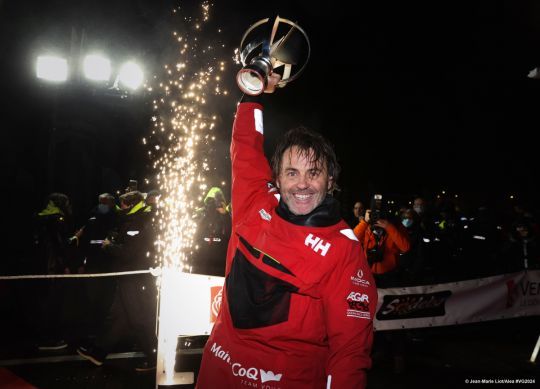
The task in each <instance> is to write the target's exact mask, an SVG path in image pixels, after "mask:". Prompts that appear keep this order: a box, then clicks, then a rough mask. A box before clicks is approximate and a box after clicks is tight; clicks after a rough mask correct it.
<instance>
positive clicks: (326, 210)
mask: <svg viewBox="0 0 540 389" xmlns="http://www.w3.org/2000/svg"><path fill="white" fill-rule="evenodd" d="M339 208H340V206H339V202H338V201H337V200H336V199H335V198H333V197H332V196H331V195H326V197H325V199H324V200H323V202H322V203H320V204H319V206H318V207H317V208H315V209H314V210H313V211H311V212H310V213H308V214H307V215H295V214H293V213H292V212H291V211H290V210H289V207H288V206H287V204H285V202H283V200H280V201H279V205H278V206H277V208H276V213H277V214H278V215H279V216H281V218H282V219H285V220H286V221H288V222H290V223H293V224H296V225H297V226H305V227H328V226H333V225H334V224H337V223H338V222H339V221H340V220H341V214H340V212H339Z"/></svg>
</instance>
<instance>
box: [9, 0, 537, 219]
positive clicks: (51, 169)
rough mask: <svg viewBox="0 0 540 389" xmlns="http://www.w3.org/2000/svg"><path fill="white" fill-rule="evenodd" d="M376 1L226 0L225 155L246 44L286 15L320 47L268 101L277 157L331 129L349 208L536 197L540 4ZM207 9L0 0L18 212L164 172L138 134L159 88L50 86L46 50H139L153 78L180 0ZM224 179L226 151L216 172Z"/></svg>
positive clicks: (221, 147) (79, 208) (218, 37)
mask: <svg viewBox="0 0 540 389" xmlns="http://www.w3.org/2000/svg"><path fill="white" fill-rule="evenodd" d="M371 3H375V2H371ZM376 3H380V4H377V5H364V4H360V5H356V6H349V5H346V4H347V3H346V2H324V3H323V4H321V5H319V4H318V3H315V2H313V1H287V2H261V1H257V2H255V1H238V0H234V1H216V2H215V3H214V5H213V7H212V8H211V11H210V21H209V22H207V23H206V25H205V26H204V28H203V30H202V32H201V39H206V40H213V41H215V42H222V43H223V44H225V46H226V47H225V48H224V49H223V53H224V54H223V55H224V60H226V61H228V71H227V72H226V73H225V77H226V78H228V80H225V81H224V84H225V85H227V83H228V85H229V86H230V88H229V89H230V91H231V93H230V95H229V97H228V98H226V99H221V100H220V106H216V111H217V112H218V113H219V115H220V118H219V120H218V134H219V135H218V140H217V143H216V151H215V153H216V158H217V159H219V160H221V157H222V158H225V156H226V155H227V153H228V140H229V134H230V124H231V120H232V113H233V112H234V109H235V104H236V102H237V101H238V100H239V98H240V92H239V91H237V90H236V89H235V86H234V77H235V74H236V72H237V70H238V67H237V66H236V65H234V64H233V63H232V60H231V59H232V56H233V51H234V48H236V47H237V46H238V44H239V42H240V38H241V36H242V33H243V32H244V31H245V30H246V29H247V27H248V26H249V25H250V24H252V23H254V22H255V21H257V20H259V19H261V18H265V17H272V16H274V15H276V14H279V15H280V16H283V17H286V18H289V19H292V20H296V21H298V23H299V24H300V25H301V26H302V27H303V28H304V29H305V30H306V32H307V33H308V35H309V37H310V40H311V45H312V57H311V59H310V62H309V65H308V67H307V69H306V71H305V73H304V74H303V75H302V76H301V77H300V78H299V79H298V80H297V81H295V82H294V83H291V84H289V85H288V86H287V87H286V88H285V89H283V90H279V91H278V92H277V93H276V94H275V95H273V96H271V99H270V101H269V103H268V106H267V108H266V114H265V120H266V134H268V135H267V137H268V145H267V151H268V152H270V151H271V148H272V145H273V144H274V142H275V138H276V137H277V136H279V134H281V133H282V132H283V131H285V130H286V129H288V128H291V127H294V126H298V125H301V124H303V125H306V126H308V127H311V128H313V129H315V130H317V131H320V132H322V133H323V134H325V135H326V136H327V137H328V138H330V140H331V141H332V142H333V143H334V145H335V147H336V150H337V154H338V157H339V159H340V162H341V164H342V167H343V175H342V178H341V180H340V185H341V187H342V192H341V193H340V194H339V196H340V200H341V201H342V203H343V205H344V206H345V207H347V208H348V207H349V206H351V204H352V202H353V199H355V198H363V199H367V198H368V196H369V194H370V193H372V192H373V191H378V192H382V193H387V194H388V195H394V196H401V197H402V198H408V197H410V196H412V195H414V194H426V195H432V194H435V193H437V192H439V191H441V190H446V191H447V193H451V194H454V193H456V194H459V195H460V196H465V197H468V198H470V199H474V201H475V202H476V203H482V202H486V203H494V204H499V203H501V202H502V201H504V199H507V198H508V197H509V195H510V194H514V195H515V196H517V198H518V199H523V200H524V201H531V200H534V199H536V197H537V195H538V189H537V188H536V187H537V186H538V185H537V184H536V181H537V179H538V177H539V175H538V171H539V168H538V166H539V165H540V164H539V163H538V162H537V155H538V149H539V147H538V143H536V142H534V141H533V140H532V139H533V137H535V135H536V134H535V133H536V132H537V128H538V124H539V120H538V112H539V111H538V107H539V106H540V105H539V104H540V80H536V79H531V78H528V77H527V75H528V73H529V71H531V70H532V69H533V68H535V67H536V66H540V3H538V2H534V1H498V2H493V1H491V2H487V1H486V2H463V3H461V2H455V1H447V2H431V3H429V4H428V5H426V4H422V5H420V4H416V5H415V4H410V2H406V3H402V4H400V5H398V6H396V5H394V4H390V3H386V2H376ZM199 5H200V2H198V1H171V0H138V1H126V0H109V1H102V0H99V1H95V0H94V1H59V0H49V1H46V2H43V1H37V0H31V1H24V2H21V1H15V0H0V56H1V58H2V60H1V61H0V62H1V63H0V70H1V73H0V74H1V77H2V84H1V85H2V89H3V99H2V101H3V103H2V125H1V128H2V145H3V147H2V148H3V150H4V152H3V153H2V171H3V181H4V183H6V182H7V194H8V195H7V199H6V201H7V203H8V204H15V206H14V207H12V208H11V209H10V210H8V212H11V213H10V216H11V217H15V218H18V219H19V220H22V221H23V222H24V220H26V218H29V217H30V216H31V214H32V213H34V212H36V211H38V210H39V208H40V207H42V206H43V200H44V197H45V196H46V195H47V193H49V192H51V191H61V192H65V193H67V194H68V195H70V196H71V197H72V199H73V203H74V208H75V211H76V213H77V215H78V217H79V219H80V220H83V219H84V217H85V212H87V210H88V209H89V208H90V207H91V206H92V205H94V203H95V202H96V199H97V195H98V194H99V193H101V192H105V191H113V190H123V188H125V186H126V185H127V182H128V180H129V179H131V178H134V179H138V180H139V181H141V182H142V180H143V178H144V177H148V176H151V174H152V172H151V169H150V168H149V166H150V165H151V161H149V160H148V158H147V157H146V153H147V150H146V149H145V147H144V146H143V145H142V143H141V138H142V137H143V136H145V135H146V134H147V133H148V131H149V128H150V117H151V116H152V108H151V104H150V102H151V98H152V97H151V96H150V95H149V94H148V93H139V94H135V95H132V96H130V97H128V98H120V97H119V96H118V95H117V94H116V95H115V93H113V92H111V91H104V90H102V89H100V88H97V87H93V86H92V85H89V84H87V83H85V82H84V80H79V81H76V80H75V81H73V80H72V81H71V82H69V83H67V84H64V85H60V86H51V85H46V84H44V83H43V82H40V81H39V80H37V79H36V77H35V72H34V64H35V57H36V56H37V53H39V52H40V50H42V49H44V48H50V47H53V46H55V47H57V48H63V49H64V50H67V52H68V53H69V51H70V50H71V52H72V53H77V52H85V51H86V50H87V49H88V48H91V47H100V48H101V49H102V50H103V51H104V52H106V53H110V55H111V56H112V57H114V58H127V57H128V56H132V57H135V58H140V59H141V60H142V62H143V65H144V67H145V70H146V72H147V74H149V75H151V74H157V73H158V72H159V71H160V67H161V65H162V64H163V63H164V62H166V61H171V60H170V57H171V53H172V51H173V50H172V43H171V38H170V37H171V31H172V30H173V29H175V28H180V29H181V28H182V26H180V25H178V23H180V22H179V20H180V18H179V17H178V15H176V16H173V14H172V9H173V8H175V7H177V6H180V10H179V11H178V12H179V13H180V14H182V15H186V14H188V15H190V14H191V15H193V17H199V16H200V9H199ZM218 29H221V33H218V32H217V31H218ZM83 32H84V33H83ZM73 42H76V44H75V45H74V44H73ZM51 128H55V129H56V130H55V131H56V132H55V135H54V137H55V138H54V139H55V141H54V142H53V143H54V147H52V146H51ZM228 174H229V171H228V168H227V164H223V163H222V162H221V163H220V166H219V168H218V169H217V170H216V182H220V181H221V180H228ZM150 186H151V185H150ZM150 186H144V185H142V187H141V189H142V190H148V189H151V187H150Z"/></svg>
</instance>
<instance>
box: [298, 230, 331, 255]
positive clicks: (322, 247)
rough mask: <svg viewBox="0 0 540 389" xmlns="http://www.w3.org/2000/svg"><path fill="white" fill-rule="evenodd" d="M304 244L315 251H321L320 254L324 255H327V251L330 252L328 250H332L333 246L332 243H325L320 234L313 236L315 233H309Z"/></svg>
mask: <svg viewBox="0 0 540 389" xmlns="http://www.w3.org/2000/svg"><path fill="white" fill-rule="evenodd" d="M304 244H305V245H306V246H309V247H311V248H312V250H313V251H315V252H318V251H320V254H321V255H322V256H323V257H324V256H325V255H326V253H327V252H328V250H330V247H331V246H332V245H331V244H330V243H325V242H324V240H322V239H321V238H319V237H318V236H313V234H309V235H308V236H307V237H306V240H305V242H304Z"/></svg>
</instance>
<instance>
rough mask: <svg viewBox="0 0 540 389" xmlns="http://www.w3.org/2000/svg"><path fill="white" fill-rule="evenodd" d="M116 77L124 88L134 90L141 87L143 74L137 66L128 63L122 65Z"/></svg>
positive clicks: (130, 62) (133, 63)
mask: <svg viewBox="0 0 540 389" xmlns="http://www.w3.org/2000/svg"><path fill="white" fill-rule="evenodd" d="M118 77H119V80H120V82H121V83H122V84H123V85H124V86H127V87H128V88H130V89H132V90H135V89H137V88H138V87H140V86H141V85H142V83H143V79H144V74H143V71H142V69H141V67H140V66H139V65H137V64H136V63H135V62H132V61H129V62H126V63H125V64H124V65H122V67H121V68H120V73H119V75H118Z"/></svg>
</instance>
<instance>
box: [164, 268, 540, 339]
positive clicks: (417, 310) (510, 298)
mask: <svg viewBox="0 0 540 389" xmlns="http://www.w3.org/2000/svg"><path fill="white" fill-rule="evenodd" d="M184 277H185V278H186V280H185V281H184V282H183V283H179V282H175V284H176V285H180V284H183V285H185V286H186V287H187V288H188V289H187V290H189V292H187V293H186V292H181V291H178V293H177V294H176V297H175V300H176V301H175V304H174V305H175V306H176V307H180V306H185V307H189V308H190V312H189V314H187V315H186V314H185V313H184V312H179V313H178V319H179V320H178V321H179V322H180V323H182V325H179V326H178V327H177V328H182V330H180V332H179V334H182V335H187V334H192V335H194V334H198V335H207V334H209V333H210V330H211V329H212V326H213V324H214V321H215V318H216V315H217V312H218V311H219V308H220V306H221V294H222V286H223V284H224V282H225V279H224V278H223V277H208V276H201V275H196V274H191V275H187V274H184ZM378 296H379V301H378V304H377V314H376V315H375V320H374V327H375V329H376V330H377V331H384V330H396V329H404V328H421V327H434V326H447V325H456V324H464V323H474V322H481V321H487V320H498V319H509V318H514V317H521V316H533V315H540V270H535V271H528V272H525V271H522V272H519V273H512V274H503V275H498V276H493V277H487V278H479V279H475V280H466V281H458V282H450V283H446V284H436V285H423V286H413V287H407V288H389V289H379V290H378ZM178 298H181V299H186V301H185V304H179V301H178V300H177V299H178ZM186 320H187V321H189V325H186V324H187V323H185V321H186ZM180 323H179V324H180Z"/></svg>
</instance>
